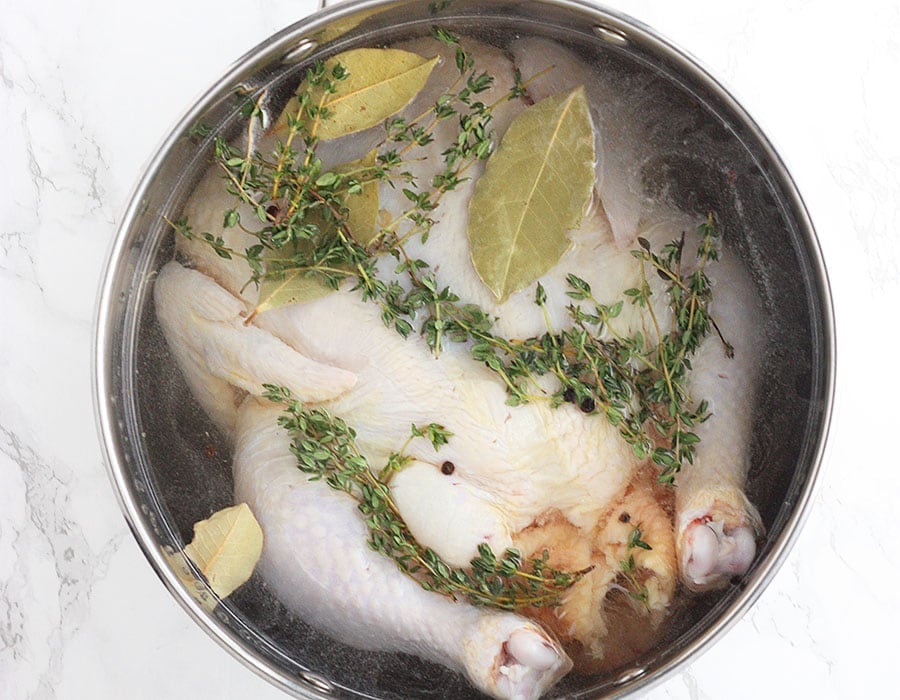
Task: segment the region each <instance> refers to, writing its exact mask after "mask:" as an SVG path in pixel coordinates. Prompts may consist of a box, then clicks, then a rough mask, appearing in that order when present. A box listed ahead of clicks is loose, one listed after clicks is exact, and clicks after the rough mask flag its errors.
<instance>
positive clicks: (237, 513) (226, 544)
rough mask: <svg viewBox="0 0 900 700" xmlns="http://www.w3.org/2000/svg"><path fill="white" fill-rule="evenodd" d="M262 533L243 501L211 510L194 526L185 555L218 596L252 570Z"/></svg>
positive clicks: (260, 552)
mask: <svg viewBox="0 0 900 700" xmlns="http://www.w3.org/2000/svg"><path fill="white" fill-rule="evenodd" d="M262 545H263V533H262V528H260V526H259V523H258V522H256V518H255V517H253V513H252V512H251V511H250V508H249V506H247V504H246V503H240V504H238V505H236V506H231V507H230V508H225V509H223V510H220V511H218V512H216V513H214V514H213V515H212V516H211V517H210V518H208V519H207V520H201V521H200V522H198V523H197V524H195V525H194V539H193V540H192V541H191V543H190V544H189V545H187V546H186V547H185V548H184V554H185V556H187V557H188V558H189V559H190V560H191V561H192V562H194V565H195V566H196V567H197V568H198V569H200V571H201V572H202V573H203V575H204V576H205V577H206V580H207V582H208V583H209V587H210V588H212V590H213V591H215V593H216V595H217V596H219V598H226V597H228V596H229V595H231V593H232V592H234V591H235V590H236V589H237V588H238V587H239V586H241V585H242V584H244V583H245V582H246V581H247V579H249V578H250V576H251V574H252V573H253V569H254V568H255V567H256V563H257V562H258V561H259V557H260V554H262Z"/></svg>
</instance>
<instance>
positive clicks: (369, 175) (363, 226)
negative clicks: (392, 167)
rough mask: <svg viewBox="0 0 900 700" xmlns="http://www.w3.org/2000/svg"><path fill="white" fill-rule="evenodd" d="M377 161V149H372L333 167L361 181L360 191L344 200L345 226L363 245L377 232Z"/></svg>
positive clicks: (369, 241)
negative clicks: (375, 176)
mask: <svg viewBox="0 0 900 700" xmlns="http://www.w3.org/2000/svg"><path fill="white" fill-rule="evenodd" d="M377 161H378V151H377V150H372V151H369V153H368V154H366V156H365V157H364V158H361V159H360V160H355V161H353V162H352V163H347V164H346V165H341V166H339V167H337V168H335V169H334V170H335V172H338V173H340V174H342V175H350V176H351V177H354V178H356V179H357V180H360V181H361V182H362V181H363V180H366V181H365V182H362V191H361V192H358V193H356V194H348V195H347V197H346V198H345V200H344V204H345V205H346V207H347V210H348V212H349V213H348V215H347V228H349V229H350V235H351V236H353V240H355V241H356V242H357V243H359V244H360V245H361V246H363V247H365V246H367V245H369V243H371V242H372V240H373V239H374V238H375V236H376V235H377V234H378V208H379V206H380V203H381V200H380V199H379V197H378V185H379V182H378V180H376V179H375V178H374V176H373V173H374V168H375V166H376V165H377Z"/></svg>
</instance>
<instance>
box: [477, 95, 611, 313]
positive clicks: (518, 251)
mask: <svg viewBox="0 0 900 700" xmlns="http://www.w3.org/2000/svg"><path fill="white" fill-rule="evenodd" d="M593 186H594V127H593V123H592V121H591V115H590V111H589V109H588V103H587V98H586V97H585V92H584V88H583V87H578V88H576V89H575V90H573V91H571V92H569V93H565V94H560V95H552V96H551V97H548V98H546V99H544V100H541V101H540V102H538V103H537V104H535V105H532V106H531V107H529V108H528V109H526V110H525V111H524V112H522V113H521V114H520V115H519V116H518V117H516V119H515V120H514V121H513V122H512V124H510V126H509V129H508V130H507V132H506V134H505V135H504V136H503V139H502V141H501V142H500V145H499V146H498V148H497V150H496V151H495V152H494V153H493V154H492V155H491V157H490V158H489V159H488V161H487V165H486V167H485V171H484V174H483V175H482V176H481V177H480V178H479V179H478V181H477V182H476V183H475V191H474V194H473V195H472V200H471V201H470V203H469V226H468V237H469V246H470V253H471V257H472V263H473V264H474V266H475V270H476V271H477V272H478V275H479V277H481V280H482V281H483V282H484V283H485V285H487V287H488V288H489V289H490V290H491V291H492V292H493V293H494V296H496V297H497V299H498V300H499V301H503V300H505V299H506V298H507V297H508V296H509V295H510V294H512V293H513V292H515V291H518V290H520V289H523V288H525V287H527V286H528V285H529V284H531V283H532V282H534V281H535V280H536V279H537V278H538V277H540V276H541V275H543V274H544V273H546V272H548V271H549V270H550V269H551V268H552V267H553V266H554V265H556V263H557V262H559V259H560V258H561V257H562V256H563V254H564V253H565V252H566V250H568V248H569V245H570V242H569V238H568V235H567V234H568V232H569V231H571V230H572V229H574V228H576V227H577V226H578V224H579V223H580V221H581V217H582V215H583V213H584V210H585V208H586V206H587V204H588V202H589V201H590V197H591V191H592V189H593Z"/></svg>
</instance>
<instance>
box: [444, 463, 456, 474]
mask: <svg viewBox="0 0 900 700" xmlns="http://www.w3.org/2000/svg"><path fill="white" fill-rule="evenodd" d="M455 469H456V465H455V464H453V462H450V461H447V462H444V463H443V464H442V465H441V474H446V475H447V476H450V475H451V474H452V473H453V471H454V470H455Z"/></svg>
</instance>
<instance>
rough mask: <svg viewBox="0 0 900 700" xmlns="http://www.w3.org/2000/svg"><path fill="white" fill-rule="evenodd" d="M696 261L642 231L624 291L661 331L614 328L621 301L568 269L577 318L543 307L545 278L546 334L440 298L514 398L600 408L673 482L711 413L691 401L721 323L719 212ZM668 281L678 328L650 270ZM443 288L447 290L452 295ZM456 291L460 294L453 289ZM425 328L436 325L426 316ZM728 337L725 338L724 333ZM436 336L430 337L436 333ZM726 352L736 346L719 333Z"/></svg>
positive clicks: (454, 328) (451, 326)
mask: <svg viewBox="0 0 900 700" xmlns="http://www.w3.org/2000/svg"><path fill="white" fill-rule="evenodd" d="M698 235H699V243H698V248H697V264H696V267H695V269H693V271H691V272H687V271H685V270H683V268H682V254H683V251H684V248H685V243H686V239H685V237H684V236H682V238H681V239H680V240H678V241H673V242H672V243H669V244H667V245H666V246H664V247H663V248H662V250H661V252H660V253H659V254H657V253H654V252H653V251H652V249H651V247H650V244H649V243H647V242H646V241H644V240H643V239H641V242H640V243H639V245H640V249H639V250H637V251H634V253H633V255H634V256H635V257H636V258H638V259H639V260H640V266H641V278H640V279H641V283H640V286H639V287H636V288H632V289H628V290H626V291H625V292H624V295H625V297H626V298H627V299H630V301H631V303H632V304H635V305H637V306H638V307H640V309H641V310H642V312H643V313H644V314H645V315H646V316H647V317H649V319H650V326H651V327H652V329H653V335H654V336H655V337H645V336H644V334H643V333H641V332H640V331H635V332H634V333H632V334H630V335H627V334H624V333H620V332H619V331H618V330H617V328H616V319H617V318H618V317H619V316H620V315H621V314H622V311H623V308H624V300H619V301H616V302H615V303H613V304H611V305H607V304H603V303H601V302H600V301H598V300H597V299H596V298H595V297H594V295H593V293H592V290H591V287H590V285H589V284H588V283H587V282H586V281H585V280H583V279H581V278H579V277H577V276H575V275H572V274H570V275H568V277H567V282H568V285H569V291H568V292H567V294H568V296H569V297H570V298H571V299H572V300H573V302H578V303H571V304H569V306H568V307H567V309H568V313H569V318H570V321H571V326H570V327H569V328H568V329H566V330H563V331H554V330H553V328H552V327H551V325H550V321H549V314H547V313H546V303H547V293H546V291H545V289H544V287H543V286H542V285H541V284H540V283H538V284H537V285H536V289H535V304H536V305H537V306H539V307H541V308H542V309H543V310H544V311H545V319H546V320H547V328H548V331H547V332H546V333H545V334H544V335H541V336H538V337H533V338H527V339H524V340H521V339H517V340H510V339H507V338H503V337H501V336H498V335H495V334H494V333H493V332H492V330H491V329H492V320H491V319H490V318H489V317H488V316H487V315H486V314H485V313H484V312H482V311H480V310H479V309H477V308H475V307H471V306H464V307H459V306H455V305H453V304H452V303H451V302H447V301H444V302H436V303H435V308H441V309H443V316H444V318H445V319H446V320H445V322H444V323H443V325H442V327H441V329H442V332H443V335H444V336H445V337H447V338H450V339H452V340H454V341H457V342H459V341H468V342H470V343H471V346H470V347H471V354H472V357H473V358H474V359H475V360H478V361H479V362H483V363H484V364H485V365H486V366H487V367H489V368H490V369H491V370H493V371H494V372H496V373H497V374H498V375H499V376H500V378H501V379H502V380H503V382H504V383H505V384H506V387H507V391H508V393H509V399H508V403H510V404H512V405H517V404H521V403H526V402H529V401H534V400H539V399H549V400H550V401H552V402H553V404H554V405H560V404H562V403H572V404H575V405H577V406H578V407H579V408H580V409H581V410H582V411H583V412H585V413H599V414H602V415H604V416H605V417H606V419H607V420H608V421H609V422H610V423H611V424H612V425H613V426H615V427H616V428H617V429H618V431H619V433H620V434H621V435H622V437H623V438H624V439H625V440H626V441H627V442H628V444H629V445H631V447H632V450H633V451H634V454H635V456H636V457H638V458H639V459H644V458H648V457H649V458H650V459H651V460H652V461H653V463H654V464H656V465H657V466H658V467H659V468H660V473H659V481H660V482H661V483H666V484H671V483H673V482H674V480H675V475H676V474H677V473H678V472H679V471H680V470H681V468H682V467H683V466H684V464H688V463H692V462H693V460H694V454H695V451H696V445H697V443H699V442H700V438H699V437H698V436H697V434H696V433H695V432H693V428H694V426H696V425H697V424H698V423H702V422H703V421H705V420H707V418H708V417H709V415H710V413H709V407H708V404H707V402H706V401H704V400H701V401H699V402H696V403H695V402H694V401H693V399H692V397H691V396H690V394H689V392H688V389H687V380H688V375H689V373H690V370H691V357H692V355H693V354H694V353H695V352H696V350H697V349H698V347H699V346H700V343H701V341H702V340H703V339H704V338H705V337H706V336H707V335H708V334H709V332H710V329H711V328H713V327H714V322H713V319H712V317H711V316H710V313H709V303H710V301H711V299H712V293H711V285H710V281H709V278H708V276H707V274H706V266H707V264H708V263H709V262H712V261H714V260H716V259H717V256H718V237H719V234H718V230H717V228H716V226H715V222H714V220H713V217H712V216H711V215H710V216H709V217H708V219H707V220H706V221H705V222H704V223H703V224H702V225H701V226H700V227H699V231H698ZM650 271H652V272H655V273H656V274H657V275H659V276H660V277H662V278H663V279H665V280H666V281H667V286H666V289H665V294H666V297H667V300H668V307H669V313H670V315H671V317H672V319H673V323H672V328H671V330H669V331H664V330H663V328H662V324H661V321H660V319H659V317H658V312H657V310H656V306H655V305H654V304H653V303H651V297H652V295H653V292H652V290H651V286H650V284H649V281H648V278H647V275H648V273H649V272H650ZM445 296H446V295H445ZM449 298H450V299H453V297H452V296H451V297H449ZM423 332H424V333H426V334H427V333H429V326H428V321H426V322H425V324H424V329H423ZM720 337H721V336H720ZM429 339H430V337H429ZM722 342H723V344H724V345H725V352H726V353H731V352H733V350H732V348H731V346H730V345H729V344H728V343H727V342H725V340H724V339H722ZM548 374H549V375H552V376H554V377H556V379H557V380H558V384H557V389H556V390H555V391H554V392H552V393H550V394H549V395H548V393H547V392H546V391H545V389H543V388H542V385H541V384H539V382H538V378H540V377H543V376H544V375H548Z"/></svg>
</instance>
